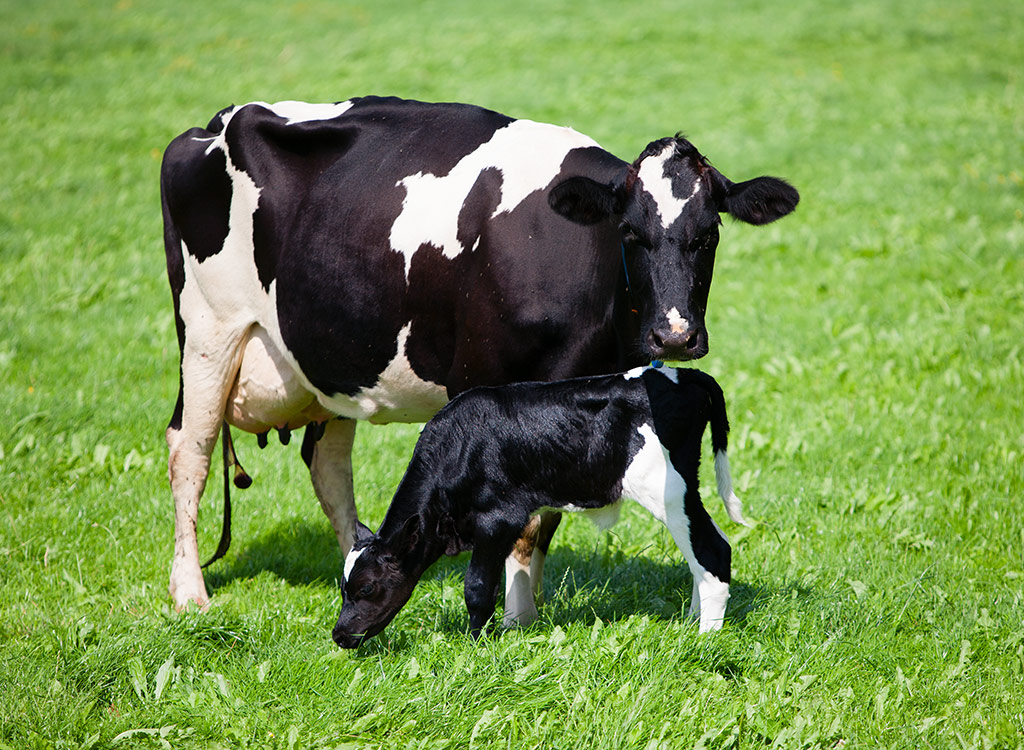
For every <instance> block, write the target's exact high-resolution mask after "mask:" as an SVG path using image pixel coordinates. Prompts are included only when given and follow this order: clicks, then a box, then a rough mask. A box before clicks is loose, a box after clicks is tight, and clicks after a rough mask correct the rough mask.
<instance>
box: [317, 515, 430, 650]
mask: <svg viewBox="0 0 1024 750" xmlns="http://www.w3.org/2000/svg"><path fill="white" fill-rule="evenodd" d="M420 537H421V535H420V532H419V518H418V517H416V516H414V517H412V518H410V519H409V522H408V523H406V524H405V526H404V527H403V528H402V529H401V531H399V533H398V534H396V535H395V536H394V537H393V538H391V539H387V540H385V539H382V538H381V537H380V536H378V535H375V534H373V533H372V532H371V531H370V530H369V529H368V528H367V527H366V526H364V525H362V524H361V523H357V524H356V541H355V544H354V545H353V546H352V551H351V552H349V554H348V557H347V558H346V559H345V572H344V579H343V580H342V582H341V595H342V606H341V613H340V614H339V615H338V622H337V623H336V624H335V626H334V631H333V633H332V636H333V638H334V642H335V643H337V644H338V645H339V646H341V647H342V648H355V647H356V646H358V645H359V644H360V643H362V642H363V641H364V640H366V639H367V638H372V637H373V636H375V635H377V633H379V632H380V631H382V630H383V629H384V628H385V627H386V626H387V624H388V623H389V622H391V620H392V619H394V617H395V615H397V614H398V611H399V610H400V609H401V608H402V607H403V606H405V603H406V602H407V601H409V597H410V596H412V592H413V589H415V588H416V583H417V582H418V581H419V579H420V576H421V575H422V574H423V571H424V570H426V567H427V566H428V565H429V564H430V563H432V562H433V561H434V559H436V557H435V558H433V559H431V560H430V561H429V562H427V564H426V565H423V566H422V568H421V567H420V566H419V565H415V563H414V561H415V559H416V554H415V553H416V550H417V547H420V546H421V545H420V544H419V541H420ZM420 557H422V555H421V556H420ZM424 562H425V560H424ZM411 563H412V564H411Z"/></svg>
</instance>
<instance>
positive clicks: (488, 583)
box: [465, 521, 526, 638]
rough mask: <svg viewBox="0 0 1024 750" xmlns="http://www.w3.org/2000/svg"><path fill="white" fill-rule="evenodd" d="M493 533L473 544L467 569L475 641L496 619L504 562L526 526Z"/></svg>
mask: <svg viewBox="0 0 1024 750" xmlns="http://www.w3.org/2000/svg"><path fill="white" fill-rule="evenodd" d="M495 525H496V526H497V528H493V527H492V529H491V531H490V532H489V533H486V534H484V533H478V534H476V536H475V538H474V540H473V555H472V557H470V559H469V567H468V568H467V569H466V585H465V596H466V609H467V610H469V629H470V633H472V635H473V637H474V638H479V637H480V635H481V634H482V633H483V629H484V626H485V625H486V624H487V621H488V620H490V619H491V617H492V616H493V615H494V607H495V604H496V603H497V601H498V591H499V590H500V588H501V567H502V561H503V560H504V559H505V558H506V557H508V556H509V553H510V552H511V551H512V547H513V545H514V544H515V542H516V540H517V539H518V538H519V537H520V536H521V535H522V532H523V529H524V528H525V526H526V524H525V523H523V524H520V525H514V524H509V523H507V522H504V521H502V522H499V523H498V524H495Z"/></svg>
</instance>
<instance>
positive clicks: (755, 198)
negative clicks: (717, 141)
mask: <svg viewBox="0 0 1024 750" xmlns="http://www.w3.org/2000/svg"><path fill="white" fill-rule="evenodd" d="M716 177H717V178H718V179H715V183H716V184H715V188H716V189H715V197H716V198H717V199H718V210H719V211H720V212H723V213H727V214H729V215H730V216H732V217H733V218H734V219H739V220H740V221H745V222H746V223H748V224H768V223H770V222H773V221H775V220H776V219H781V218H782V217H783V216H785V215H786V214H789V213H791V212H792V211H793V209H794V208H796V204H797V203H799V202H800V193H798V192H797V191H796V188H794V187H793V186H792V185H790V184H789V183H788V182H786V181H785V180H780V179H779V178H778V177H755V178H754V179H753V180H747V181H746V182H735V183H734V182H729V180H728V179H726V178H725V177H723V176H722V175H721V174H720V173H718V174H716Z"/></svg>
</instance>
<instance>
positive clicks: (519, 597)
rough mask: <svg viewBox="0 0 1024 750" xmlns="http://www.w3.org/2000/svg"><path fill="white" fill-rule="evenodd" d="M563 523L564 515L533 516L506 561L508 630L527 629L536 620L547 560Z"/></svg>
mask: <svg viewBox="0 0 1024 750" xmlns="http://www.w3.org/2000/svg"><path fill="white" fill-rule="evenodd" d="M561 520H562V514H561V513H554V512H546V513H541V514H539V515H536V516H533V517H531V518H530V522H529V523H528V524H527V525H526V528H525V529H524V530H523V534H522V536H520V537H519V539H518V540H517V541H516V543H515V547H513V549H512V554H510V555H509V556H508V558H507V559H506V560H505V614H504V617H503V618H502V624H503V625H504V626H505V627H507V628H511V627H515V626H517V625H518V626H519V627H526V626H527V625H530V624H531V623H533V622H535V621H536V620H537V617H538V613H537V605H538V604H540V603H541V601H542V600H543V593H544V561H545V559H546V558H547V552H548V548H549V547H550V546H551V539H552V537H553V536H554V535H555V529H557V528H558V524H559V523H560V522H561Z"/></svg>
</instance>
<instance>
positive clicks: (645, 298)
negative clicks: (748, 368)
mask: <svg viewBox="0 0 1024 750" xmlns="http://www.w3.org/2000/svg"><path fill="white" fill-rule="evenodd" d="M798 200H799V195H798V194H797V192H796V190H794V189H793V188H792V187H791V186H790V185H788V184H787V183H785V182H783V181H782V180H779V179H776V178H774V177H758V178H757V179H755V180H750V181H749V182H745V183H740V184H733V183H732V182H730V181H729V180H727V179H726V178H725V177H724V176H723V175H722V174H721V173H720V172H718V170H716V169H715V168H714V167H712V166H711V165H710V164H709V163H708V162H707V160H706V159H705V158H704V157H703V156H701V154H700V153H699V152H698V151H697V149H696V148H694V147H693V145H691V144H690V143H689V142H688V141H686V140H685V139H683V138H679V137H676V138H665V139H662V140H660V141H655V142H654V143H651V144H650V145H649V146H648V147H647V148H646V149H645V150H644V152H643V153H642V154H641V155H640V157H639V158H638V159H637V160H636V161H635V162H634V163H633V164H632V165H631V166H630V167H629V169H628V170H627V171H626V173H625V174H624V175H622V177H621V178H620V180H618V181H617V182H615V183H612V184H607V185H602V184H600V183H597V182H595V181H593V180H591V179H589V178H586V177H573V178H569V179H567V180H565V181H564V182H562V183H560V184H559V185H557V186H555V187H554V188H553V189H552V191H551V195H550V196H549V203H550V205H551V207H552V208H553V209H554V210H555V211H557V212H558V213H560V214H562V215H563V216H566V217H567V218H569V219H571V220H573V221H576V222H578V223H582V224H591V223H596V222H598V221H603V220H609V219H611V220H615V221H618V223H619V230H620V232H621V237H622V255H623V263H624V266H625V274H624V275H625V278H626V283H627V284H628V286H629V292H630V298H631V301H632V305H633V306H634V308H635V309H636V310H637V312H638V314H639V316H640V324H641V329H640V330H641V337H642V341H641V345H642V346H643V347H644V350H645V352H646V353H647V355H648V356H649V357H650V358H651V359H668V360H689V359H698V358H700V357H703V356H704V355H705V354H707V352H708V333H707V329H706V327H705V325H704V313H705V311H706V309H707V303H708V291H709V290H710V288H711V274H712V269H713V267H714V261H715V248H717V246H718V228H719V225H720V224H721V220H720V219H719V214H720V213H729V214H731V215H732V216H734V217H735V218H738V219H740V220H742V221H746V222H748V223H751V224H766V223H768V222H770V221H774V220H775V219H778V218H780V217H782V216H785V215H786V214H788V213H789V212H791V211H792V210H793V209H794V208H795V207H796V204H797V202H798Z"/></svg>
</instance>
